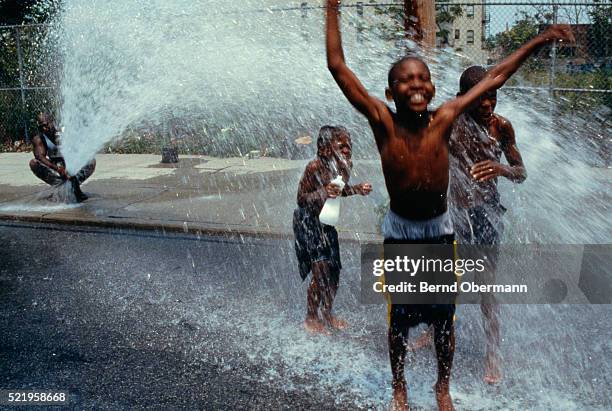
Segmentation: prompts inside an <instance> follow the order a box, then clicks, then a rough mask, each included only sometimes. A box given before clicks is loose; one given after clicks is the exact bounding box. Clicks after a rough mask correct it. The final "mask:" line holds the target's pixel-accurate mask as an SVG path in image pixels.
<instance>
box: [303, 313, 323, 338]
mask: <svg viewBox="0 0 612 411" xmlns="http://www.w3.org/2000/svg"><path fill="white" fill-rule="evenodd" d="M304 328H306V331H308V332H309V333H310V334H329V331H327V329H326V328H325V324H323V322H322V321H321V320H320V319H319V318H316V317H315V318H312V317H307V318H306V320H304Z"/></svg>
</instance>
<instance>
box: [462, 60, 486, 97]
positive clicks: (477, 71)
mask: <svg viewBox="0 0 612 411" xmlns="http://www.w3.org/2000/svg"><path fill="white" fill-rule="evenodd" d="M486 75H487V69H485V68H484V67H482V66H472V67H468V68H467V69H465V71H464V72H463V74H461V78H460V79H459V94H465V93H467V92H468V90H469V89H471V88H472V87H474V86H475V85H476V84H478V83H479V82H480V81H481V80H482V79H483V78H485V76H486Z"/></svg>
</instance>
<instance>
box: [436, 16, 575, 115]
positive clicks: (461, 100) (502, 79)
mask: <svg viewBox="0 0 612 411" xmlns="http://www.w3.org/2000/svg"><path fill="white" fill-rule="evenodd" d="M553 40H560V41H566V42H574V41H575V40H574V35H573V34H572V30H571V29H570V26H569V25H566V24H555V25H552V26H550V27H549V28H548V29H547V30H546V31H545V32H543V33H541V34H539V35H538V36H536V37H535V38H533V39H532V40H530V41H528V42H527V43H525V44H524V45H523V46H522V47H521V48H519V49H518V50H517V51H515V52H514V53H512V54H511V55H510V56H508V57H507V58H506V59H504V60H503V61H502V62H501V63H499V64H498V65H497V66H495V67H493V68H492V69H491V70H489V72H488V73H487V75H486V77H485V78H484V79H482V80H481V81H480V82H479V83H478V84H476V85H475V86H474V87H472V88H471V89H470V90H469V91H468V92H467V93H465V94H463V95H461V96H458V97H457V98H455V99H453V100H451V101H449V102H448V103H445V104H443V105H442V106H441V107H440V111H441V112H444V113H445V115H443V116H442V117H443V118H449V119H450V121H451V122H452V121H454V119H455V118H456V116H458V115H459V114H460V113H461V112H463V111H464V110H465V109H467V108H468V107H469V106H470V105H471V104H472V103H474V102H476V101H477V100H478V99H479V98H480V96H482V95H483V94H485V93H487V92H489V91H492V90H497V89H498V88H500V87H502V86H503V85H504V84H505V83H506V81H508V79H509V78H510V76H512V75H513V74H514V73H515V72H516V71H517V70H518V69H519V67H521V65H522V64H523V63H524V62H525V60H527V58H528V57H529V56H530V55H531V54H533V53H534V52H535V51H536V50H538V49H539V48H540V47H542V46H543V45H544V44H546V43H549V42H551V41H553ZM449 125H450V124H449Z"/></svg>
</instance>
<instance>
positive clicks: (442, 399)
mask: <svg viewBox="0 0 612 411" xmlns="http://www.w3.org/2000/svg"><path fill="white" fill-rule="evenodd" d="M434 389H435V390H434V391H435V392H436V401H437V402H438V410H440V411H455V407H453V401H452V400H451V396H450V392H449V390H448V385H442V384H436V385H435V386H434Z"/></svg>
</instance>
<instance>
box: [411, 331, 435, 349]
mask: <svg viewBox="0 0 612 411" xmlns="http://www.w3.org/2000/svg"><path fill="white" fill-rule="evenodd" d="M431 345H433V328H432V327H430V328H428V329H427V330H426V331H425V332H423V334H421V335H419V337H418V338H417V339H416V340H415V341H414V342H412V343H409V344H408V346H407V347H406V349H407V350H408V351H418V350H420V349H421V348H425V347H428V346H431Z"/></svg>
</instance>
